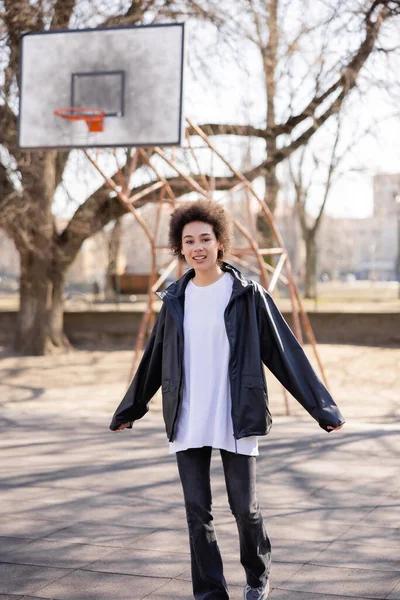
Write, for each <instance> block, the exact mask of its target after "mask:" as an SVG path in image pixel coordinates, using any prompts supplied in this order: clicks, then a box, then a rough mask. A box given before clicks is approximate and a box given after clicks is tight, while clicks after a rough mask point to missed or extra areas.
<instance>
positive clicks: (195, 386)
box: [110, 201, 344, 600]
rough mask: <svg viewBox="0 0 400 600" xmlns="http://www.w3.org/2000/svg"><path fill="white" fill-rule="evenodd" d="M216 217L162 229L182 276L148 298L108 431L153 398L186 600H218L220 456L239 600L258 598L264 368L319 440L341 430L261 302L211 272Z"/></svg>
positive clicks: (210, 210)
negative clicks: (179, 533) (178, 490)
mask: <svg viewBox="0 0 400 600" xmlns="http://www.w3.org/2000/svg"><path fill="white" fill-rule="evenodd" d="M230 242H231V225H230V220H229V217H228V215H227V213H226V212H225V211H224V209H223V208H222V207H221V206H219V205H218V204H214V203H212V202H208V201H198V202H192V203H190V204H185V205H181V206H180V207H179V208H178V209H177V210H176V211H175V212H174V213H173V215H172V217H171V221H170V245H171V249H172V252H173V253H174V254H175V255H177V256H179V258H180V259H181V260H185V261H186V262H187V263H188V265H189V267H191V269H190V270H189V271H188V272H187V273H186V274H185V275H184V276H183V277H182V278H181V279H179V280H178V281H176V282H175V283H173V284H172V285H170V286H169V287H168V288H167V290H166V291H164V292H162V293H161V294H159V296H160V298H161V299H162V300H163V306H162V308H161V311H160V314H159V317H158V319H157V321H156V324H155V326H154V329H153V331H152V334H151V336H150V340H149V342H148V344H147V347H146V350H145V352H144V354H143V358H142V360H141V362H140V365H139V368H138V370H137V372H136V375H135V377H134V379H133V381H132V383H131V385H130V387H129V389H128V391H127V393H126V395H125V397H124V398H123V400H122V402H121V404H120V405H119V407H118V408H117V410H116V412H115V414H114V417H113V419H112V422H111V425H110V428H111V429H112V430H113V431H121V430H123V429H125V428H127V427H129V428H130V427H132V423H133V421H136V420H137V419H140V418H141V417H143V415H144V414H145V413H146V412H147V411H148V403H149V401H150V399H151V398H152V397H153V396H154V394H155V393H156V391H157V390H158V389H159V387H160V385H161V386H162V396H163V415H164V420H165V426H166V431H167V435H168V439H169V443H170V452H171V453H176V458H177V463H178V470H179V475H180V479H181V482H182V487H183V494H184V499H185V507H186V515H187V522H188V528H189V539H190V552H191V563H192V584H193V593H194V598H195V599H196V600H227V599H228V598H229V595H228V590H227V585H226V582H225V578H224V575H223V566H222V560H221V555H220V552H219V548H218V545H217V541H216V537H215V533H214V527H213V517H212V513H211V488H210V460H211V452H212V449H213V448H218V449H219V450H220V453H221V457H222V463H223V468H224V473H225V481H226V488H227V492H228V499H229V504H230V508H231V510H232V513H233V515H234V516H235V519H236V522H237V527H238V532H239V541H240V559H241V563H242V565H243V567H244V570H245V574H246V584H245V587H244V595H243V597H244V600H264V599H265V598H267V596H268V592H269V574H270V567H271V544H270V540H269V538H268V535H267V533H266V531H265V528H264V525H263V519H262V516H261V513H260V510H259V506H258V503H257V497H256V456H257V455H258V436H260V435H266V434H267V433H268V431H269V429H270V427H271V423H272V419H271V415H270V412H269V410H268V398H267V388H266V382H265V375H264V369H263V365H262V363H264V364H265V365H266V366H267V367H268V368H269V369H270V370H271V371H272V372H273V373H274V375H275V376H276V377H277V378H278V379H279V381H281V383H282V384H283V385H284V386H285V387H286V388H287V389H288V390H289V392H290V393H291V394H292V395H293V396H294V397H295V398H296V399H297V400H298V401H299V402H300V403H301V404H302V405H303V406H304V408H305V409H306V410H307V411H308V412H309V413H310V414H311V415H312V416H313V417H314V419H316V420H317V421H318V423H319V425H320V426H321V427H322V428H323V429H325V430H326V431H331V430H335V429H340V428H341V426H342V425H343V423H344V419H343V417H342V415H341V413H340V411H339V409H338V408H337V406H336V404H335V403H334V401H333V399H332V398H331V396H330V394H329V392H328V391H327V390H326V388H325V387H324V386H323V384H322V383H321V381H320V380H319V379H318V377H317V376H316V374H315V373H314V371H313V369H312V367H311V366H310V363H309V362H308V360H307V358H306V356H305V354H304V352H303V350H302V349H301V347H300V346H299V344H298V342H297V340H296V338H295V337H294V335H293V334H292V332H291V331H290V329H289V327H288V325H287V324H286V322H285V321H284V319H283V317H282V315H281V314H280V312H279V311H278V309H277V307H276V306H275V304H274V302H273V300H272V298H271V296H270V295H269V294H268V292H266V291H265V290H264V289H263V288H262V287H261V286H260V285H259V284H257V283H255V282H253V281H251V280H247V279H245V278H244V277H243V276H242V274H241V273H240V272H239V271H237V270H236V269H234V268H233V267H232V266H231V265H229V264H227V263H225V262H223V261H222V258H223V256H224V253H226V252H227V251H228V250H229V246H230Z"/></svg>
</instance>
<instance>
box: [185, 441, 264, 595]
mask: <svg viewBox="0 0 400 600" xmlns="http://www.w3.org/2000/svg"><path fill="white" fill-rule="evenodd" d="M211 452H212V448H210V447H209V446H205V447H203V448H193V449H189V450H184V451H183V452H177V454H176V457H177V462H178V469H179V475H180V478H181V482H182V487H183V494H184V498H185V507H186V516H187V522H188V527H189V539H190V553H191V562H192V584H193V593H194V597H195V599H196V600H227V599H228V598H229V595H228V590H227V585H226V582H225V578H224V574H223V566H222V559H221V554H220V551H219V548H218V544H217V540H216V537H215V531H214V525H213V516H212V513H211V504H212V501H211V486H210V463H211ZM221 457H222V463H223V467H224V473H225V482H226V489H227V492H228V500H229V505H230V508H231V511H232V514H233V515H234V517H235V519H236V523H237V527H238V531H239V541H240V561H241V563H242V565H243V567H244V570H245V572H246V580H247V583H248V584H249V585H250V586H251V587H260V586H263V585H264V584H265V583H266V581H267V579H268V577H269V571H270V565H271V543H270V541H269V538H268V535H267V533H266V531H265V528H264V525H263V519H262V516H261V513H260V509H259V506H258V503H257V497H256V458H255V456H244V455H243V454H233V453H232V452H227V451H226V450H221Z"/></svg>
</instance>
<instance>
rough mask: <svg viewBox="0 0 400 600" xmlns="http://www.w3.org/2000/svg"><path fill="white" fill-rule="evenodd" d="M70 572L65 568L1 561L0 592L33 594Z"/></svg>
mask: <svg viewBox="0 0 400 600" xmlns="http://www.w3.org/2000/svg"><path fill="white" fill-rule="evenodd" d="M68 573H69V571H67V570H65V569H52V568H49V567H35V566H28V565H13V564H7V563H1V564H0V592H5V593H7V594H32V593H34V592H36V590H39V589H40V588H42V587H43V586H44V585H46V583H49V582H51V581H56V580H58V579H60V578H61V577H64V576H65V575H67V574H68Z"/></svg>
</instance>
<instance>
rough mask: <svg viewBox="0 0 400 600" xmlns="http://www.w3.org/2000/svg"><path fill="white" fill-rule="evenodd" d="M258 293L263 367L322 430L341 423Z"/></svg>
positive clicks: (284, 327) (299, 349)
mask: <svg viewBox="0 0 400 600" xmlns="http://www.w3.org/2000/svg"><path fill="white" fill-rule="evenodd" d="M258 289H259V305H258V306H259V315H258V318H259V325H260V348H261V358H262V361H263V363H264V364H265V365H266V366H267V367H268V369H269V370H270V371H271V372H272V373H273V374H274V375H275V377H276V378H277V379H278V380H279V381H280V382H281V383H282V385H283V386H284V387H285V388H286V389H287V390H288V391H289V392H290V393H291V394H292V396H293V397H294V398H296V400H297V401H298V402H299V403H300V404H301V405H302V406H303V407H304V408H305V409H306V411H307V412H308V413H309V414H310V415H311V416H312V417H313V418H314V419H315V420H316V421H317V422H318V423H319V425H320V427H322V429H325V431H329V429H328V428H327V426H328V425H329V426H331V427H338V426H339V425H342V424H343V423H344V422H345V420H344V418H343V416H342V414H341V412H340V410H339V408H338V407H337V406H336V404H335V402H334V400H333V398H332V396H331V395H330V393H329V392H328V390H327V389H326V387H325V386H324V384H323V383H322V381H321V380H320V379H319V378H318V376H317V374H316V373H315V371H314V370H313V368H312V366H311V364H310V363H309V361H308V358H307V357H306V355H305V353H304V351H303V349H302V347H301V346H300V344H299V343H298V341H297V339H296V338H295V336H294V335H293V333H292V331H291V329H290V328H289V326H288V324H287V323H286V321H285V319H284V318H283V316H282V315H281V313H280V312H279V309H278V307H277V306H276V304H275V302H274V301H273V299H272V297H271V296H270V294H269V293H268V292H267V291H265V290H264V289H263V288H262V287H261V286H259V287H258Z"/></svg>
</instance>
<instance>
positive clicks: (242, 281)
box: [157, 262, 252, 300]
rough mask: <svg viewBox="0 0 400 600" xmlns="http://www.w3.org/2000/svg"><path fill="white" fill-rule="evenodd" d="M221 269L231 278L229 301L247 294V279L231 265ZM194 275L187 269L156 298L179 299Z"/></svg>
mask: <svg viewBox="0 0 400 600" xmlns="http://www.w3.org/2000/svg"><path fill="white" fill-rule="evenodd" d="M221 269H222V270H223V271H226V272H227V273H230V274H231V275H232V277H233V286H232V296H231V299H233V298H235V297H236V296H238V295H240V294H242V293H243V292H247V291H248V290H249V289H250V288H251V287H252V282H251V281H250V280H249V279H246V278H245V277H244V276H243V275H242V273H241V272H240V271H239V270H238V269H235V267H232V265H230V264H229V263H226V262H223V263H222V264H221ZM194 275H195V271H194V269H189V270H188V271H187V272H186V273H185V274H184V275H183V276H182V277H181V278H180V279H178V280H177V281H174V283H171V285H169V286H168V287H167V289H166V290H164V291H163V292H157V296H158V297H159V298H161V300H164V299H165V300H167V299H168V300H173V299H175V298H180V296H182V295H183V294H184V293H185V289H186V286H187V284H188V283H189V281H190V280H191V279H192V278H193V277H194Z"/></svg>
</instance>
